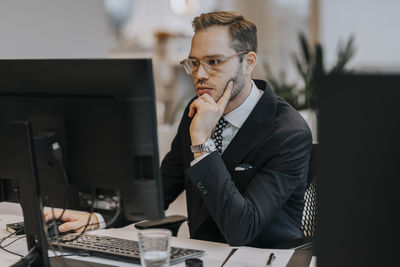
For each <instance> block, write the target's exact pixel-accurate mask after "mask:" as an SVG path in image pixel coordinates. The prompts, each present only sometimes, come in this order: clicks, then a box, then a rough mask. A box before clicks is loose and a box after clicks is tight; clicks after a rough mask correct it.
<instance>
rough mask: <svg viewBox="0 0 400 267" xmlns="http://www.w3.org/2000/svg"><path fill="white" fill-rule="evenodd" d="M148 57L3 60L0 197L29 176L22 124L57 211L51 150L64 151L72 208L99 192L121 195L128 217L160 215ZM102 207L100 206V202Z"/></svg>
mask: <svg viewBox="0 0 400 267" xmlns="http://www.w3.org/2000/svg"><path fill="white" fill-rule="evenodd" d="M154 94H155V93H154V82H153V73H152V65H151V60H149V59H77V60H72V59H71V60H68V59H67V60H0V128H1V131H0V147H1V149H0V164H1V165H0V178H1V179H2V182H1V183H2V184H3V186H2V193H1V197H2V200H12V201H15V200H17V197H16V196H15V194H14V193H13V192H15V190H13V188H14V187H15V186H16V184H18V180H19V179H21V177H24V176H25V175H27V173H29V169H28V168H26V164H25V163H24V162H23V160H24V156H21V155H25V154H26V153H27V151H26V147H25V146H24V145H22V144H23V142H24V138H25V137H24V134H23V132H21V131H19V130H18V127H19V126H18V125H19V124H21V123H22V122H24V123H27V122H28V123H30V125H31V127H32V131H33V137H34V139H35V150H36V152H35V155H36V161H37V164H36V165H37V167H38V176H39V181H40V188H41V193H42V197H43V200H44V201H45V205H46V201H48V203H49V204H51V205H55V206H58V207H62V205H63V201H64V196H63V195H65V180H64V176H63V172H62V169H61V167H60V164H59V162H58V161H57V159H56V157H55V156H54V155H53V153H54V152H53V151H52V150H51V149H49V145H50V146H51V144H53V143H54V142H56V143H57V144H59V145H60V146H61V148H62V151H63V163H64V165H65V169H66V171H67V173H68V177H69V183H70V185H71V197H70V206H69V208H80V209H87V207H88V206H89V204H88V203H90V201H88V200H89V199H90V198H91V193H90V192H93V190H96V195H97V196H99V195H100V196H102V197H103V199H97V202H96V203H97V207H98V208H104V209H107V205H108V204H109V203H108V204H107V198H105V197H104V195H106V194H104V195H102V193H101V192H106V193H109V192H111V194H112V192H118V194H117V195H120V196H122V200H123V206H124V211H125V215H126V217H127V218H128V219H130V220H133V221H138V220H142V219H160V218H162V217H163V208H162V192H161V190H162V189H161V188H162V186H161V180H160V171H159V159H158V147H157V128H156V125H157V123H156V113H155V95H154ZM102 203H103V204H102Z"/></svg>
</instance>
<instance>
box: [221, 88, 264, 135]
mask: <svg viewBox="0 0 400 267" xmlns="http://www.w3.org/2000/svg"><path fill="white" fill-rule="evenodd" d="M251 84H252V86H251V91H250V94H249V96H248V97H247V98H246V100H245V101H243V103H242V104H240V106H238V107H237V108H235V109H234V110H232V111H231V112H229V113H228V114H226V115H225V116H224V117H225V119H226V120H227V121H228V122H229V123H230V124H232V125H233V126H235V127H237V128H240V127H242V125H243V123H244V122H245V121H246V119H247V117H248V116H249V115H250V113H251V111H252V110H253V108H254V107H255V105H256V104H257V102H258V100H259V99H260V97H261V95H262V91H261V90H260V89H258V88H257V86H256V85H255V83H254V82H253V81H251Z"/></svg>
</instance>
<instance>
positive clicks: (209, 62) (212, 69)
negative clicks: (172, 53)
mask: <svg viewBox="0 0 400 267" xmlns="http://www.w3.org/2000/svg"><path fill="white" fill-rule="evenodd" d="M248 52H249V51H242V52H239V53H236V54H234V55H232V56H228V57H223V58H217V57H209V58H206V59H203V60H198V59H193V58H187V59H184V60H182V61H181V62H180V64H181V65H183V67H184V68H185V71H186V73H187V74H189V75H192V74H193V72H196V71H197V70H198V69H199V67H200V64H202V65H203V68H204V69H205V70H206V71H207V72H208V73H216V72H219V71H220V70H221V65H222V63H224V62H226V61H228V60H230V59H232V58H234V57H237V56H240V55H243V54H246V53H248Z"/></svg>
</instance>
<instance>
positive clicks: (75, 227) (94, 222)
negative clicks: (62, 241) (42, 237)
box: [43, 209, 99, 232]
mask: <svg viewBox="0 0 400 267" xmlns="http://www.w3.org/2000/svg"><path fill="white" fill-rule="evenodd" d="M61 212H62V209H54V213H53V210H51V209H46V210H45V211H44V212H43V216H44V221H45V222H48V221H50V220H52V219H58V218H59V217H60V215H61ZM89 215H90V213H88V212H81V211H74V210H66V211H65V212H64V214H63V216H62V218H60V220H61V221H63V222H65V223H63V224H61V225H60V226H59V227H58V231H60V232H67V231H75V232H82V231H83V229H84V228H85V226H86V224H87V222H88V218H89ZM98 228H99V220H98V219H97V217H96V215H94V214H92V216H91V218H90V222H89V225H88V227H87V228H86V230H95V229H98Z"/></svg>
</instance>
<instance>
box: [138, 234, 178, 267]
mask: <svg viewBox="0 0 400 267" xmlns="http://www.w3.org/2000/svg"><path fill="white" fill-rule="evenodd" d="M138 237H139V249H140V262H141V263H142V266H144V267H164V266H169V258H170V251H171V245H170V240H171V231H170V230H167V229H147V230H142V231H140V232H138Z"/></svg>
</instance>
